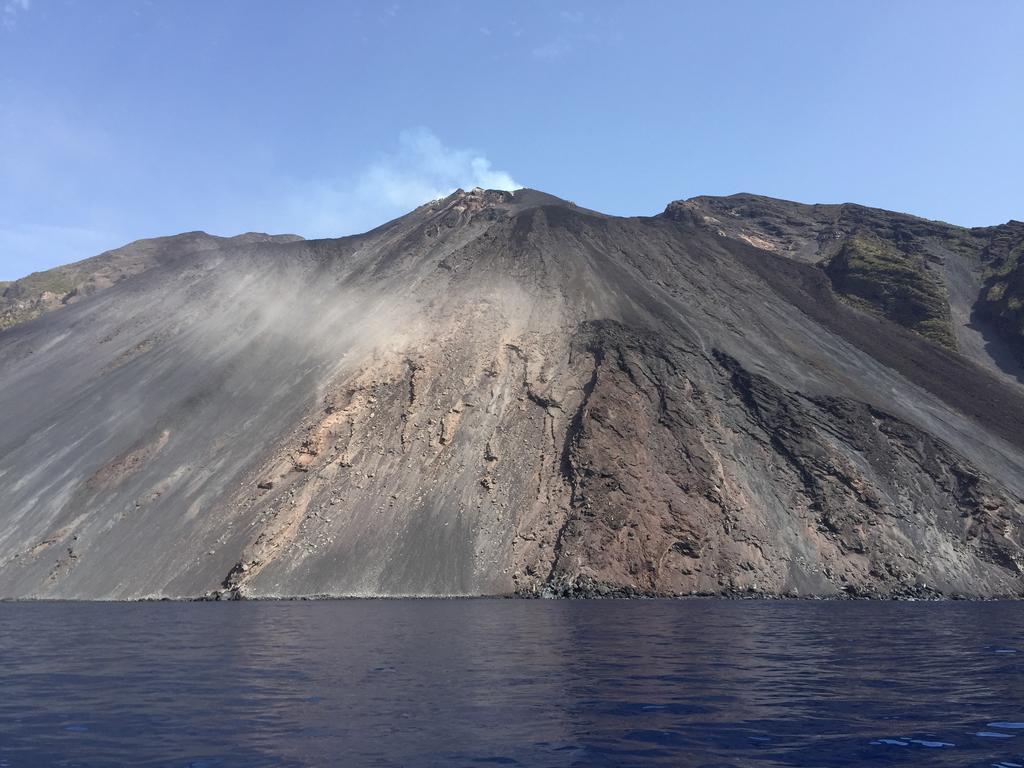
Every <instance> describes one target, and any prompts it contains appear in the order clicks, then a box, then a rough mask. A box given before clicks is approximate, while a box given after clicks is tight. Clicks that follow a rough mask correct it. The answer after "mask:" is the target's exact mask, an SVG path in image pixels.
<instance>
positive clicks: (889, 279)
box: [825, 232, 956, 349]
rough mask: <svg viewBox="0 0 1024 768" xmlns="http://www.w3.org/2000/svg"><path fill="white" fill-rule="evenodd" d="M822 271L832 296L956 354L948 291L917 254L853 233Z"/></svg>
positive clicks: (865, 234) (875, 238)
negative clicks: (849, 302)
mask: <svg viewBox="0 0 1024 768" xmlns="http://www.w3.org/2000/svg"><path fill="white" fill-rule="evenodd" d="M825 272H826V273H827V274H828V276H829V279H830V280H831V281H832V287H833V288H834V289H835V290H836V292H838V293H840V294H841V295H843V296H845V297H847V298H848V299H851V300H852V303H854V304H857V305H859V306H861V307H863V308H867V309H870V310H872V311H874V312H877V313H879V314H881V315H882V316H884V317H886V318H888V319H889V320H892V321H893V322H895V323H899V324H900V325H902V326H904V327H905V328H909V329H911V330H913V331H915V332H917V333H919V334H920V335H921V336H924V337H925V338H926V339H930V340H932V341H935V342H938V343H939V344H942V345H943V346H945V347H949V348H950V349H956V337H955V336H954V335H953V323H952V318H951V316H950V311H949V302H948V301H947V299H946V292H945V290H944V289H943V287H942V286H941V285H940V284H939V282H938V281H937V280H936V279H935V278H933V277H932V276H931V275H930V274H929V273H928V271H927V269H926V268H925V266H924V259H923V258H922V256H921V255H919V254H916V253H913V252H910V251H907V250H903V249H901V248H899V247H897V246H895V245H893V244H892V243H889V242H886V241H885V240H882V239H880V238H878V237H876V236H874V235H871V234H867V233H863V232H857V233H855V234H853V235H851V236H850V237H849V238H848V239H847V240H846V242H845V243H843V246H842V248H841V249H840V250H839V252H838V253H837V254H836V255H835V256H834V257H832V259H831V261H829V263H828V264H827V265H826V267H825Z"/></svg>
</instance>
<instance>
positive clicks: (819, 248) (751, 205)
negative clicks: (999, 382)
mask: <svg viewBox="0 0 1024 768" xmlns="http://www.w3.org/2000/svg"><path fill="white" fill-rule="evenodd" d="M667 215H670V216H673V217H675V218H677V219H685V220H687V221H690V222H692V223H693V224H695V225H697V226H703V227H706V228H709V229H712V230H713V231H715V232H717V233H719V234H721V235H722V236H725V237H729V238H732V239H736V240H740V241H742V242H746V243H749V244H751V245H754V246H757V247H759V248H763V249H765V250H769V251H772V252H774V253H778V254H780V255H784V256H786V257H788V258H792V259H794V260H796V261H800V262H803V263H809V264H816V265H818V266H819V267H821V268H822V269H823V270H824V271H825V273H826V274H827V275H828V277H829V279H830V281H831V283H832V287H833V289H834V290H835V292H836V293H837V294H838V295H839V296H841V297H843V298H844V299H845V300H846V301H847V302H849V303H851V304H853V305H855V306H858V307H860V308H862V309H866V310H868V311H874V312H876V313H878V314H880V315H882V316H883V317H886V318H887V319H889V320H892V321H894V322H896V323H898V324H900V325H902V326H904V327H907V328H910V329H912V330H914V331H915V332H917V333H919V334H920V335H922V336H924V337H925V338H927V339H930V340H932V341H935V342H936V343H939V344H941V345H943V346H945V347H947V348H950V349H954V350H958V351H959V352H961V353H962V354H963V355H964V356H966V357H969V358H971V359H972V360H974V361H975V362H978V363H980V364H981V365H984V366H986V367H988V368H989V369H990V370H992V371H993V372H994V373H996V374H997V375H1000V376H1002V377H1003V378H1004V379H1006V380H1007V381H1014V380H1017V381H1024V342H1022V338H1024V336H1022V331H1021V329H1022V326H1021V324H1020V323H1021V317H1020V314H1019V310H1020V305H1021V300H1022V299H1024V284H1018V283H1017V282H1014V274H1015V271H1014V270H1015V269H1016V268H1017V263H1018V256H1019V254H1020V252H1021V251H1022V250H1024V225H1022V224H1021V222H1019V221H1010V222H1008V223H1006V224H1003V225H1000V226H997V227H977V228H974V229H966V228H964V227H957V226H954V225H951V224H946V223H944V222H940V221H928V220H926V219H920V218H917V217H915V216H908V215H907V214H902V213H894V212H892V211H883V210H879V209H877V208H866V207H864V206H860V205H851V204H844V205H805V204H802V203H793V202H790V201H787V200H773V199H772V198H765V197H759V196H757V195H746V194H740V195H732V196H730V197H695V198H692V199H690V200H682V201H677V202H675V203H672V204H671V205H670V206H669V208H668V210H667ZM1004 287H1009V291H1008V292H1007V293H1006V294H1005V298H1004V293H1003V291H1004V290H1005V289H1004Z"/></svg>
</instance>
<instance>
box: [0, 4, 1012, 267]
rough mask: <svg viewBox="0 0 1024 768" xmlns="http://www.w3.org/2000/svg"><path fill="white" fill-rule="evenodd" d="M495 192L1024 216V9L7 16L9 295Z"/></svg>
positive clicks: (2, 184)
mask: <svg viewBox="0 0 1024 768" xmlns="http://www.w3.org/2000/svg"><path fill="white" fill-rule="evenodd" d="M476 184H480V185H482V186H508V185H521V186H530V187H536V188H539V189H543V190H544V191H546V192H551V193H552V194H556V195H559V196H561V197H565V198H568V199H570V200H573V201H575V202H577V203H579V204H580V205H584V206H586V207H589V208H596V209H599V210H602V211H605V212H608V213H616V214H653V213H657V212H659V211H661V210H662V209H663V208H664V206H665V204H666V203H668V202H669V201H670V200H673V199H678V198H684V197H690V196H693V195H699V194H713V195H724V194H731V193H734V192H741V191H745V192H757V193H761V194H766V195H772V196H776V197H785V198H789V199H795V200H801V201H805V202H844V201H852V202H860V203H864V204H868V205H875V206H880V207H885V208H892V209H896V210H902V211H908V212H911V213H916V214H919V215H923V216H927V217H930V218H939V219H944V220H947V221H951V222H954V223H958V224H966V225H983V224H995V223H1001V222H1004V221H1006V220H1007V219H1010V218H1018V219H1024V2H1019V1H1018V0H1005V1H1004V2H999V1H997V0H993V1H991V2H941V1H939V0H935V1H933V2H923V1H921V2H919V1H916V0H911V1H908V2H898V1H893V0H876V1H875V2H868V1H864V2H838V1H834V2H833V1H824V0H808V1H807V2H795V1H793V2H763V1H762V0H751V2H701V3H697V2H682V1H681V0H673V1H671V2H670V1H669V0H666V1H665V2H639V1H630V2H616V3H610V2H597V1H596V0H594V1H592V2H579V3H571V2H567V3H558V2H468V1H466V2H444V1H443V0H430V2H426V1H419V0H417V1H416V2H413V0H398V1H397V2H392V3H387V2H366V3H356V2H351V3H345V2H340V1H336V0H330V1H328V2H313V1H311V0H307V1H305V2H297V1H293V0H280V1H278V2H270V1H269V0H266V1H261V0H237V1H224V2H220V1H217V0H191V1H189V0H165V1H164V2H155V1H154V2H145V1H144V0H133V1H132V2H119V0H78V1H77V2H75V1H73V0H0V279H10V278H14V277H18V276H21V275H23V274H25V273H28V272H30V271H32V270H35V269H43V268H46V267H50V266H53V265H56V264H60V263H65V262H68V261H72V260H76V259H79V258H84V257H86V256H90V255H93V254H95V253H98V252H100V251H102V250H104V249H106V248H110V247H114V246H117V245H120V244H123V243H125V242H127V241H129V240H133V239H136V238H139V237H148V236H155V235H163V234H172V233H175V232H180V231H185V230H192V229H203V230H206V231H208V232H212V233H214V234H236V233H238V232H243V231H246V230H258V231H271V232H297V233H299V234H302V235H305V236H307V237H314V236H331V235H341V234H346V233H351V232H353V231H362V230H365V229H367V228H369V227H372V226H374V225H376V224H378V223H380V222H382V221H385V220H387V219H389V218H392V217H393V216H395V215H399V214H401V213H403V212H405V211H406V210H408V209H410V208H412V207H414V206H415V205H417V204H418V203H420V202H423V201H424V200H425V199H428V198H430V197H432V196H435V195H438V194H442V193H445V192H448V191H450V190H451V189H452V188H454V187H455V186H473V185H476Z"/></svg>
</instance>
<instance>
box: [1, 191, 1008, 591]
mask: <svg viewBox="0 0 1024 768" xmlns="http://www.w3.org/2000/svg"><path fill="white" fill-rule="evenodd" d="M993 229H999V228H993ZM203 237H207V236H203ZM857 238H869V239H870V242H871V243H875V244H878V245H877V247H879V248H883V249H884V250H885V260H886V264H888V266H886V267H885V269H882V270H874V274H867V273H871V272H872V270H871V269H864V268H862V267H857V266H856V261H857V259H859V258H861V257H856V258H854V257H855V256H856V254H851V253H849V250H848V249H850V248H853V249H856V248H857V247H859V246H858V240H857ZM193 240H194V239H193ZM193 240H186V241H181V242H178V241H175V240H174V239H173V238H169V239H167V243H165V244H163V245H161V246H160V250H159V255H158V256H152V257H150V256H146V257H145V258H140V260H139V261H137V262H133V263H135V264H136V266H135V267H133V268H132V269H130V270H129V269H125V270H123V271H124V274H125V277H124V278H123V279H117V280H111V281H109V283H110V284H109V285H106V287H103V288H102V289H97V290H94V291H92V292H91V293H89V291H83V292H82V295H81V297H80V298H75V300H73V301H72V300H68V301H67V302H65V303H64V305H62V306H61V308H60V309H58V310H57V311H53V312H47V313H45V314H43V315H42V316H40V317H37V318H36V319H34V320H31V321H28V322H22V323H19V324H17V325H15V326H14V327H11V328H8V329H7V330H5V331H3V332H0V412H2V413H3V414H4V419H3V421H2V422H0V490H2V492H3V499H4V504H3V506H2V508H0V519H2V520H3V523H4V524H3V526H2V530H0V595H3V596H7V597H87V598H97V597H103V598H138V597H205V598H206V599H217V600H226V599H241V598H245V597H266V596H325V595H405V594H412V595H426V594H435V595H475V594H520V595H531V596H560V597H631V596H639V595H689V594H703V595H707V594H724V595H733V596H761V595H791V596H797V595H798V596H816V595H817V596H836V597H936V596H943V595H949V596H951V595H968V596H996V595H1017V596H1019V595H1021V593H1022V592H1024V574H1022V570H1024V561H1022V552H1024V540H1022V530H1021V521H1022V516H1024V508H1022V501H1021V498H1022V495H1024V388H1022V387H1021V385H1020V384H1019V383H1018V382H1017V381H1016V379H1015V378H1014V377H1013V376H1011V375H1008V374H1007V372H1006V370H1003V369H1002V368H1000V367H999V364H997V362H996V361H995V360H994V358H992V357H991V356H989V357H988V358H984V359H983V356H984V355H986V354H989V351H988V349H989V347H990V346H991V345H990V344H988V342H986V344H980V345H975V346H972V344H974V342H973V341H971V339H972V338H973V337H972V336H971V335H970V333H969V332H968V331H966V330H965V326H962V324H961V320H962V319H963V317H962V316H963V312H964V311H966V309H965V307H967V306H968V304H966V303H964V302H966V299H965V298H964V296H963V295H961V293H963V292H962V291H961V292H960V293H958V291H960V288H957V287H956V286H955V285H954V283H953V282H952V281H951V280H950V279H949V278H950V275H953V274H954V272H955V271H956V270H961V271H963V274H967V275H970V276H972V277H971V278H970V279H971V280H973V281H974V282H973V283H971V285H972V286H975V287H976V289H977V291H980V290H981V288H982V283H983V282H984V281H985V280H986V279H990V278H993V276H995V275H1004V274H1005V275H1009V274H1010V272H1011V271H1012V270H1011V269H1003V268H1002V267H996V266H994V265H995V264H996V263H997V260H998V254H995V252H994V251H993V255H991V257H990V259H989V262H983V261H981V260H979V259H980V258H981V257H980V256H979V257H978V259H975V256H974V255H973V254H975V250H972V249H975V247H976V245H977V243H990V242H995V238H994V236H993V234H992V233H989V232H987V231H986V232H981V233H976V232H974V231H971V230H960V229H958V228H955V227H950V226H949V225H943V224H937V223H934V222H924V221H922V220H920V219H914V218H913V217H904V216H901V215H900V214H889V213H887V212H879V211H873V210H872V209H863V208H859V207H856V206H797V205H796V204H793V203H786V202H784V201H771V200H767V199H765V198H754V197H752V196H745V197H742V198H724V199H718V198H697V199H695V200H694V201H685V202H682V203H675V204H672V205H671V206H669V208H668V210H667V212H666V214H665V215H663V216H658V217H652V218H633V219H622V218H615V217H610V216H604V215H602V214H599V213H596V212H593V211H588V210H585V209H581V208H579V207H577V206H574V205H572V204H570V203H566V202H564V201H561V200H558V199H557V198H554V197H551V196H549V195H545V194H543V193H540V192H536V191H533V190H520V191H517V192H516V193H514V194H512V193H507V192H495V191H483V190H473V191H471V192H458V193H456V194H453V195H452V196H450V197H448V198H446V199H444V200H440V201H435V202H433V203H430V204H428V205H425V206H422V207H421V208H418V209H417V210H415V211H413V212H412V213H410V214H409V215H407V216H405V217H402V218H400V219H397V220H395V221H393V222H390V223H388V224H386V225H384V226H382V227H379V228H377V229H375V230H373V231H372V232H369V233H366V234H365V235H360V236H356V237H349V238H341V239H338V240H321V241H309V242H306V241H297V240H295V241H289V240H288V239H269V238H267V239H259V238H257V239H250V240H248V241H241V242H240V241H237V240H209V241H207V240H204V239H203V238H199V241H201V244H202V247H201V248H200V247H196V243H195V242H194V241H193ZM153 242H156V241H153ZM965 243H966V245H965ZM982 247H983V246H982ZM844 249H847V250H846V251H844ZM990 250H993V249H990ZM844 252H845V253H846V256H841V254H843V253H844ZM896 252H898V253H899V254H902V255H899V256H897V255H894V254H895V253H896ZM112 253H115V252H112ZM978 253H980V251H978ZM1012 253H1013V250H1012V247H1011V248H1010V249H1009V250H1008V251H1007V254H1012ZM911 257H912V259H911V260H912V262H913V265H914V266H913V269H914V270H918V271H922V274H923V275H924V276H923V277H921V275H918V274H917V273H916V272H915V273H914V274H909V273H906V274H905V273H904V272H902V270H903V268H904V266H905V263H910V262H906V259H907V258H911ZM104 258H106V259H107V262H109V264H108V265H107V267H104V268H105V269H106V268H108V267H109V269H115V267H112V266H110V264H115V263H116V262H117V259H114V260H113V261H111V260H110V259H111V257H110V256H109V255H107V256H105V257H100V259H101V260H102V259H104ZM133 258H134V257H133ZM837 258H840V259H842V258H845V259H846V263H847V266H846V268H845V273H844V274H845V276H846V277H845V278H843V279H847V278H852V277H853V276H854V275H856V280H855V281H854V282H856V281H860V282H856V285H855V286H853V287H851V285H850V284H849V282H846V283H844V282H843V279H839V280H837V277H836V274H829V273H828V272H827V271H826V270H828V269H829V268H832V269H833V272H835V270H836V269H838V267H836V266H834V265H836V264H838V262H837V261H836V259H837ZM972 259H973V260H972ZM1009 259H1010V256H1006V257H1005V258H1004V259H1003V261H999V262H998V263H999V264H1008V263H1009ZM890 261H895V262H896V264H895V266H893V265H891V264H889V262H890ZM976 262H977V263H976ZM84 263H88V262H84ZM890 267H891V268H890ZM116 269H120V267H116ZM882 273H885V274H886V275H887V277H886V278H885V279H886V280H889V282H885V281H882V282H879V280H880V278H879V275H880V274H882ZM893 274H896V277H893ZM986 275H988V277H986ZM890 278H892V280H895V282H892V280H890ZM919 278H920V280H929V281H934V282H932V283H931V284H930V285H932V286H933V288H934V291H933V290H932V288H928V287H927V286H926V285H925V283H923V282H920V280H919ZM1007 280H1008V281H1009V277H1007ZM872 281H874V282H872ZM16 285H17V287H16V288H14V290H13V292H12V293H11V296H12V297H14V298H12V299H11V300H12V301H14V300H18V301H20V300H22V298H19V297H23V296H24V295H25V292H26V291H28V292H29V293H31V291H29V289H28V288H27V287H26V284H25V283H24V282H22V283H20V284H16ZM956 285H959V283H957V284H956ZM1008 285H1009V282H1008ZM922 286H925V287H922ZM961 288H962V286H961ZM7 290H8V291H11V287H10V286H9V287H8V289H7ZM837 290H841V291H845V292H846V294H847V296H846V298H843V299H842V300H837V298H836V291H837ZM972 290H974V288H972ZM920 291H923V292H924V293H923V294H921V293H920ZM977 291H976V293H977ZM86 294H88V295H86ZM65 295H66V294H65ZM964 295H966V294H964ZM851 296H852V297H857V298H858V300H859V301H862V302H868V303H869V304H871V306H870V308H869V310H868V311H864V305H863V304H862V303H856V302H854V301H853V300H852V299H850V297H851ZM936 297H940V298H942V297H948V300H947V298H943V301H946V302H947V303H946V304H945V306H946V307H947V309H948V311H947V312H946V313H945V314H944V313H943V311H941V309H942V308H941V307H940V306H938V305H933V304H932V303H931V302H932V300H933V299H935V298H936ZM971 301H972V302H973V301H974V299H972V300H971ZM894 321H895V322H894ZM933 321H934V322H937V323H938V325H934V326H927V324H928V323H932V322H933ZM943 323H945V324H946V325H945V326H943ZM904 325H905V326H907V327H904ZM926 326H927V327H926ZM942 327H946V328H947V329H949V328H951V329H952V331H951V334H952V335H951V337H950V338H955V340H956V343H955V345H954V344H946V342H943V343H938V344H937V343H935V339H934V337H935V333H932V332H931V331H932V330H935V331H936V332H938V330H941V328H942ZM929 328H931V330H929ZM936 329H937V330H936ZM926 337H928V338H926ZM938 340H939V341H940V342H941V341H942V339H938ZM965 340H966V341H965ZM946 341H947V342H948V339H947V340H946ZM953 346H955V347H956V350H959V351H956V350H954V349H952V348H951V347H953Z"/></svg>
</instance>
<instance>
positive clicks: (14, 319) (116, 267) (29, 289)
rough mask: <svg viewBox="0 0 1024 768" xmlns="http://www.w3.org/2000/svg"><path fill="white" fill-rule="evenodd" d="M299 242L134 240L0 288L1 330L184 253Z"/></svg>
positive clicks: (253, 237)
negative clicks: (97, 254)
mask: <svg viewBox="0 0 1024 768" xmlns="http://www.w3.org/2000/svg"><path fill="white" fill-rule="evenodd" d="M301 239H302V238H301V237H299V236H297V235H264V234H262V233H258V232H247V233H245V234H244V235H238V236H237V237H232V238H223V237H216V236H215V235H208V234H206V233H205V232H185V233H183V234H180V235H173V236H171V237H155V238H150V239H146V240H136V241H135V242H133V243H129V244H128V245H125V246H122V247H121V248H115V249H114V250H112V251H107V252H105V253H101V254H100V255H99V256H94V257H92V258H91V259H85V260H84V261H80V262H77V263H76V264H68V265H65V266H62V267H55V268H54V269H49V270H46V271H45V272H35V273H33V274H31V275H29V276H28V277H24V278H22V279H20V280H14V281H12V282H3V283H0V330H3V329H4V328H9V327H11V326H14V325H18V324H19V323H24V322H27V321H29V320H33V319H34V318H36V317H39V315H41V314H43V313H44V312H50V311H52V310H54V309H59V308H60V307H62V306H65V305H67V304H73V303H74V302H76V301H81V300H82V299H83V298H85V297H86V296H90V295H92V294H93V293H96V292H97V291H102V290H104V289H106V288H109V287H110V286H112V285H114V284H115V283H117V282H118V281H120V280H125V279H127V278H129V277H132V276H133V275H137V274H140V273H142V272H145V271H146V270H147V269H149V268H150V267H152V266H154V265H155V264H158V263H160V262H162V261H166V260H171V259H175V258H179V257H180V256H182V255H183V254H187V253H193V252H199V251H206V250H213V249H216V248H218V247H220V245H222V244H236V245H238V244H251V243H259V242H266V241H274V242H292V241H294V240H301Z"/></svg>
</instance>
